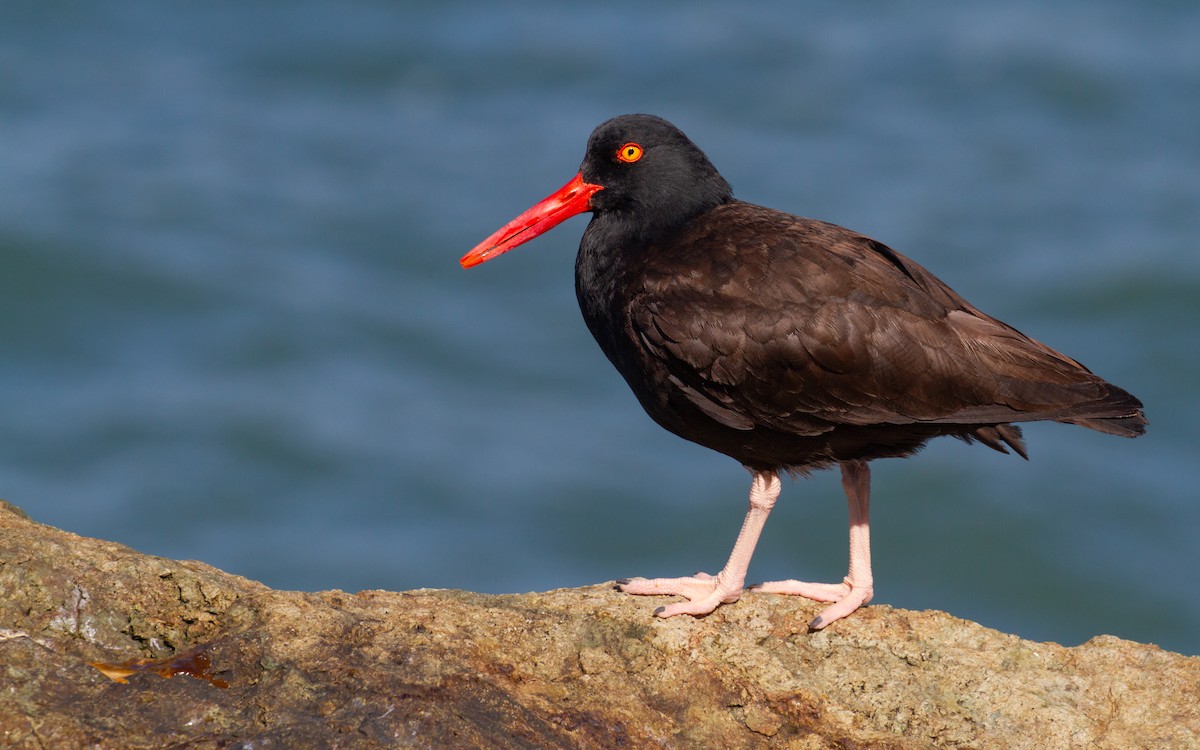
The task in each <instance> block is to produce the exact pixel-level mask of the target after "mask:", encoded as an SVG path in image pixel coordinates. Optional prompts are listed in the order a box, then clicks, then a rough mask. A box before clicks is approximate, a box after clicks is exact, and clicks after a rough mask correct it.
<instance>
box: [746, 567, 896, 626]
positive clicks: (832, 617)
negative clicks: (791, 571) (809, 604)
mask: <svg viewBox="0 0 1200 750" xmlns="http://www.w3.org/2000/svg"><path fill="white" fill-rule="evenodd" d="M749 588H750V589H751V590H752V591H762V592H764V593H767V594H787V595H789V596H803V597H804V598H806V599H812V600H814V601H818V602H833V604H832V605H830V606H828V607H826V608H825V609H824V610H822V612H821V614H819V615H817V616H816V618H815V619H813V621H812V622H810V623H809V624H808V627H809V629H810V630H820V629H821V628H823V627H825V626H826V625H828V624H829V623H831V622H834V621H836V620H840V619H842V618H843V617H845V616H846V615H848V614H850V613H851V612H853V611H854V610H856V609H858V608H859V607H861V606H863V605H864V604H866V603H867V602H869V601H871V597H872V596H874V594H875V589H874V587H873V586H872V585H871V584H869V583H867V584H860V585H857V586H856V585H854V584H853V583H851V581H850V579H849V578H847V579H846V580H844V581H842V582H841V583H806V582H805V581H794V580H787V581H771V582H769V583H759V584H756V585H754V586H750V587H749Z"/></svg>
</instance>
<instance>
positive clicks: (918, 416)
mask: <svg viewBox="0 0 1200 750" xmlns="http://www.w3.org/2000/svg"><path fill="white" fill-rule="evenodd" d="M583 211H591V212H592V220H591V223H589V224H588V227H587V231H586V232H584V234H583V241H582V242H581V243H580V245H579V255H578V257H577V258H576V260H575V291H576V295H577V296H578V299H579V306H580V308H581V309H582V311H583V317H584V320H585V321H586V322H587V326H588V328H589V329H590V330H591V332H592V335H593V336H595V338H596V341H597V343H599V344H600V348H601V349H603V350H604V353H605V354H606V355H608V358H609V360H610V361H611V362H612V363H613V365H614V366H615V367H616V368H617V370H618V371H619V372H620V373H621V375H622V376H624V378H625V381H626V382H627V383H628V384H629V387H630V388H631V389H632V390H633V393H634V395H635V396H637V399H638V401H639V402H641V404H642V407H643V408H644V409H645V410H646V412H647V413H648V414H649V415H650V416H651V417H652V418H653V419H654V421H655V422H658V424H660V425H662V426H663V427H665V428H666V429H668V430H670V431H671V432H673V433H675V434H676V435H679V436H680V437H682V438H686V439H687V440H691V441H693V442H696V443H699V444H700V445H704V446H707V447H709V448H712V449H713V450H715V451H719V452H721V453H724V454H725V455H727V456H731V457H733V458H735V459H737V460H738V461H741V462H742V464H744V465H745V466H746V468H747V469H749V470H750V471H751V473H752V474H753V481H752V483H751V485H750V510H749V511H748V512H747V514H746V520H745V522H744V523H743V524H742V530H741V532H740V533H739V534H738V537H737V542H736V543H735V544H734V547H733V552H732V553H731V554H730V557H729V562H727V563H726V564H725V567H724V569H722V570H721V572H720V573H718V574H717V575H715V576H710V575H707V574H704V573H699V574H697V575H695V576H689V577H685V578H654V579H644V578H635V579H632V580H623V581H620V582H619V587H620V588H621V589H622V590H623V591H627V592H629V593H632V594H664V595H679V596H682V597H684V599H685V601H678V602H675V603H673V604H670V605H669V606H666V607H660V608H659V609H658V610H656V613H657V614H658V615H659V616H660V617H671V616H673V615H677V614H681V613H687V614H692V615H704V614H707V613H709V612H712V611H713V610H714V609H716V608H717V607H718V606H719V605H721V604H722V603H726V602H732V601H736V600H737V599H738V597H739V596H740V595H741V593H742V590H743V586H744V583H745V576H746V568H747V567H748V566H749V563H750V556H751V554H752V553H753V552H754V545H755V543H756V542H757V541H758V536H759V533H760V532H761V531H762V527H763V524H764V523H765V521H766V519H767V514H768V513H770V511H771V507H772V506H773V505H774V504H775V499H776V498H777V497H778V496H779V489H780V485H779V473H780V472H781V471H787V472H790V473H793V474H807V473H808V472H809V471H812V470H814V469H820V468H824V467H827V466H831V465H832V464H838V465H839V466H840V467H841V470H842V485H843V487H844V488H845V491H846V498H847V500H848V502H849V506H850V570H849V573H848V574H847V576H846V578H845V580H844V581H843V582H842V583H836V584H818V583H803V582H800V581H792V580H788V581H779V582H774V583H764V584H761V585H759V586H757V587H755V588H756V589H757V590H760V591H768V592H775V593H781V594H798V595H800V596H804V597H808V598H810V599H816V600H818V601H824V602H834V604H832V605H831V606H829V607H827V608H826V609H825V610H824V611H823V612H821V614H820V615H818V616H817V618H816V619H815V620H813V622H812V624H811V627H812V628H814V629H818V628H822V627H824V626H826V625H828V624H829V623H831V622H833V621H834V620H837V619H839V618H842V617H845V616H846V615H848V614H850V613H851V612H853V611H854V610H856V609H858V608H859V607H860V606H862V605H863V604H865V603H867V602H869V601H870V600H871V596H872V593H873V582H872V578H871V552H870V541H869V535H868V517H867V507H868V503H869V498H870V469H869V467H868V465H867V462H868V461H871V460H872V459H876V458H885V457H891V456H907V455H909V454H911V453H913V452H915V451H917V450H918V449H919V448H921V446H922V445H924V443H925V442H926V441H928V440H929V439H930V438H934V437H937V436H939V435H950V436H953V437H956V438H960V439H962V440H965V441H967V442H968V443H969V442H972V441H975V440H978V441H979V442H981V443H983V444H984V445H987V446H988V447H990V448H994V449H996V450H998V451H1000V452H1002V453H1007V452H1008V450H1007V449H1006V446H1007V448H1011V449H1013V450H1014V451H1016V452H1017V453H1018V454H1020V455H1021V456H1022V457H1025V456H1026V454H1025V445H1024V442H1023V441H1022V439H1021V430H1020V428H1018V427H1017V426H1016V425H1015V424H1014V423H1016V422H1031V421H1036V420H1052V421H1055V422H1066V423H1069V424H1077V425H1082V426H1084V427H1088V428H1091V429H1093V430H1098V431H1100V432H1106V433H1109V434H1112V435H1121V436H1123V437H1136V436H1138V435H1141V434H1142V433H1143V432H1144V431H1145V428H1146V418H1145V415H1144V414H1143V413H1142V404H1141V402H1140V401H1138V400H1137V399H1136V398H1134V397H1133V396H1131V395H1130V394H1129V393H1126V392H1125V391H1123V390H1121V389H1120V388H1118V387H1116V386H1114V385H1111V384H1109V383H1107V382H1105V381H1104V380H1102V379H1101V378H1099V377H1097V376H1095V375H1093V374H1092V373H1091V372H1090V371H1089V370H1088V369H1087V368H1086V367H1084V366H1083V365H1081V364H1080V363H1078V362H1076V361H1075V360H1073V359H1071V358H1070V357H1067V356H1065V355H1063V354H1059V353H1058V352H1056V351H1054V350H1053V349H1051V348H1050V347H1048V346H1046V345H1044V344H1041V343H1039V342H1037V341H1034V340H1033V339H1031V338H1029V337H1028V336H1025V335H1024V334H1022V333H1020V332H1019V331H1017V330H1015V329H1013V328H1012V327H1010V326H1008V325H1005V324H1004V323H1001V322H1000V321H998V320H996V319H995V318H992V317H990V316H988V315H986V314H984V313H982V312H980V311H979V310H977V309H976V308H975V307H973V306H972V305H971V304H970V303H969V302H967V301H966V300H964V299H963V298H962V297H960V296H958V295H957V294H956V293H954V291H952V290H951V289H950V288H949V287H948V286H946V285H945V284H943V283H942V282H941V281H940V280H938V279H937V278H936V277H935V276H934V275H933V274H931V273H929V272H928V271H926V270H925V269H924V268H922V267H921V266H919V265H917V264H916V263H914V262H913V261H911V260H909V259H908V258H906V257H904V256H903V255H901V254H900V253H897V252H895V251H894V250H892V249H891V248H889V247H887V246H886V245H883V244H881V243H879V242H876V241H875V240H872V239H870V238H868V237H864V236H863V235H861V234H857V233H855V232H852V231H850V230H848V229H844V228H842V227H839V226H836V225H833V224H827V223H825V222H822V221H815V220H813V219H803V218H800V217H797V216H793V215H791V214H786V213H783V212H782V211H775V210H773V209H770V208H763V207H762V206H756V205H753V204H751V203H744V202H742V201H739V200H737V199H735V198H734V197H733V194H732V192H731V190H730V187H729V184H728V183H727V182H725V180H724V179H723V178H722V177H721V175H720V174H718V173H717V170H716V169H715V168H714V167H713V165H712V164H711V163H710V162H709V160H708V157H706V156H705V155H704V153H703V152H702V151H701V150H700V149H699V148H697V147H696V146H695V144H693V143H692V142H691V141H690V140H689V139H688V138H687V136H685V135H684V134H683V133H682V132H680V131H679V130H678V129H677V128H676V127H675V126H674V125H672V124H671V123H669V122H667V121H666V120H663V119H661V118H658V117H653V116H650V115H625V116H622V117H616V118H614V119H612V120H609V121H608V122H605V123H604V124H602V125H600V127H598V128H596V130H595V131H594V132H593V133H592V136H591V138H590V139H589V140H588V146H587V153H586V154H584V158H583V164H582V166H581V167H580V170H579V174H578V175H576V176H575V178H574V179H572V180H571V181H570V182H568V183H567V184H566V185H564V186H563V187H562V188H561V189H560V190H558V191H557V192H555V193H554V194H553V195H551V196H549V197H547V198H546V199H545V200H543V201H542V202H541V203H538V204H537V205H536V206H534V207H533V208H530V209H529V210H528V211H526V212H525V213H523V214H521V215H520V216H518V217H517V218H516V219H513V220H512V221H511V222H509V223H508V224H507V225H505V226H504V227H503V228H502V229H500V230H499V231H498V232H496V233H495V234H493V235H492V236H491V237H488V238H487V239H486V240H484V241H483V242H482V243H480V244H479V246H478V247H476V248H475V249H474V250H472V251H471V252H469V253H467V254H466V255H465V256H463V259H462V261H461V263H462V265H463V267H464V268H469V267H471V266H475V265H478V264H480V263H482V262H484V261H485V260H489V259H491V258H494V257H496V256H497V255H499V254H501V253H503V252H506V251H508V250H511V249H512V248H514V247H516V246H517V245H520V244H522V243H524V242H527V241H529V240H531V239H533V238H534V237H536V236H537V235H539V234H541V233H542V232H545V231H546V230H548V229H550V228H551V227H553V226H555V225H556V224H558V223H560V222H561V221H563V220H564V219H567V218H568V217H570V216H574V215H575V214H578V213H581V212H583Z"/></svg>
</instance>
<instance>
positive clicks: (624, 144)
mask: <svg viewBox="0 0 1200 750" xmlns="http://www.w3.org/2000/svg"><path fill="white" fill-rule="evenodd" d="M731 198H732V191H731V190H730V187H729V183H727V182H725V180H724V178H722V177H721V175H720V174H719V173H718V172H717V170H716V168H714V167H713V165H712V163H711V162H709V160H708V157H707V156H705V155H704V152H703V151H701V150H700V149H699V148H697V147H696V145H695V144H694V143H692V142H691V140H689V139H688V137H687V136H686V135H684V134H683V133H682V132H681V131H680V130H679V129H678V128H676V127H675V126H674V125H672V124H671V123H669V122H667V121H666V120H664V119H662V118H661V117H655V116H653V115H622V116H620V117H614V118H613V119H611V120H608V121H607V122H604V123H602V124H601V125H600V126H599V127H597V128H596V129H595V130H594V131H592V135H591V137H590V138H589V139H588V146H587V152H586V153H585V154H584V157H583V164H582V165H580V168H579V174H577V175H575V177H574V178H573V179H572V180H571V181H570V182H568V183H567V184H566V185H563V186H562V187H561V188H560V189H558V190H557V191H555V192H554V193H552V194H551V195H549V196H547V197H546V198H545V199H544V200H542V201H541V202H539V203H538V204H536V205H535V206H533V207H532V208H530V209H528V210H527V211H525V212H524V213H522V214H521V215H520V216H518V217H517V218H515V219H513V220H512V221H510V222H509V223H508V224H505V225H504V226H503V227H501V228H500V229H499V230H498V231H497V232H495V233H494V234H492V235H491V236H490V237H488V238H487V239H486V240H484V241H483V242H481V243H479V245H477V246H476V247H475V248H474V249H473V250H471V252H469V253H467V254H466V255H464V256H463V258H462V260H460V261H459V262H460V263H461V264H462V266H463V268H470V267H471V266H476V265H479V264H480V263H483V262H484V261H487V260H491V259H492V258H494V257H496V256H497V255H500V254H501V253H504V252H507V251H508V250H511V249H513V248H514V247H517V246H518V245H521V244H523V243H525V242H528V241H529V240H531V239H533V238H534V237H536V236H538V235H539V234H542V233H543V232H545V231H547V230H549V229H551V228H552V227H554V226H557V225H558V224H560V223H561V222H563V221H565V220H566V219H568V218H570V217H572V216H574V215H576V214H579V213H582V212H584V211H592V212H595V214H596V218H597V220H600V221H603V222H606V223H608V224H610V225H611V226H615V227H620V228H621V229H622V230H623V231H625V232H627V233H632V234H637V235H639V236H640V237H642V238H643V239H645V238H650V237H653V236H656V235H658V234H661V233H664V232H669V231H671V230H673V229H676V228H678V227H680V226H682V225H683V223H685V222H686V221H687V220H689V219H691V218H692V217H693V216H696V215H697V214H699V213H700V212H702V211H705V210H707V209H709V208H712V207H713V206H716V205H719V204H721V203H726V202H728V201H729V200H731Z"/></svg>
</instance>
